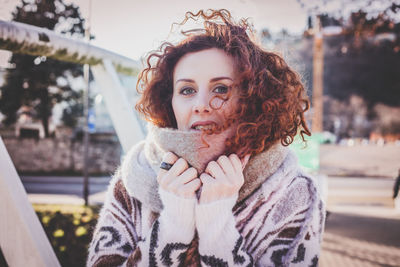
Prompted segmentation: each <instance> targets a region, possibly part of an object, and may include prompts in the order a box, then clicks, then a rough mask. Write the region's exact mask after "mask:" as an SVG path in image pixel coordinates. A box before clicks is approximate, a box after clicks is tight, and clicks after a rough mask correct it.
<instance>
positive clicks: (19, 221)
mask: <svg viewBox="0 0 400 267" xmlns="http://www.w3.org/2000/svg"><path fill="white" fill-rule="evenodd" d="M0 247H1V250H2V251H3V254H4V257H5V259H6V261H7V264H8V265H9V266H10V267H12V266H38V267H39V266H40V267H42V266H48V267H57V266H60V264H59V262H58V260H57V257H56V255H55V253H54V251H53V249H52V247H51V245H50V242H49V240H48V239H47V236H46V234H45V232H44V230H43V228H42V225H41V224H40V222H39V219H38V217H37V216H36V214H35V211H34V210H33V208H32V205H31V204H30V202H29V200H28V196H27V195H26V192H25V189H24V187H23V185H22V183H21V180H20V178H19V176H18V174H17V171H16V170H15V167H14V165H13V163H12V161H11V158H10V156H9V155H8V152H7V150H6V147H5V146H4V143H3V140H2V139H1V137H0Z"/></svg>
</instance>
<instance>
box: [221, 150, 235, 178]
mask: <svg viewBox="0 0 400 267" xmlns="http://www.w3.org/2000/svg"><path fill="white" fill-rule="evenodd" d="M217 163H218V164H219V166H220V167H221V168H222V171H223V172H224V173H225V174H226V176H228V177H230V176H232V175H234V174H235V168H234V167H233V164H232V162H231V160H230V159H229V158H228V157H227V156H225V155H222V156H220V157H219V158H218V160H217Z"/></svg>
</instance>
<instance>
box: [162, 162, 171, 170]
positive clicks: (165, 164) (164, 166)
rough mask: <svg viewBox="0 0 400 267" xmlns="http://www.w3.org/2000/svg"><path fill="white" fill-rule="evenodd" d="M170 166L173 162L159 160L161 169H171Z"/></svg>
mask: <svg viewBox="0 0 400 267" xmlns="http://www.w3.org/2000/svg"><path fill="white" fill-rule="evenodd" d="M172 166H173V164H170V163H166V162H164V161H163V162H161V164H160V168H161V169H163V170H166V171H168V170H169V169H171V168H172Z"/></svg>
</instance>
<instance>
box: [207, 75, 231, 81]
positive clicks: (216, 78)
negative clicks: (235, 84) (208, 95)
mask: <svg viewBox="0 0 400 267" xmlns="http://www.w3.org/2000/svg"><path fill="white" fill-rule="evenodd" d="M219 80H231V81H233V79H232V78H231V77H225V76H222V77H215V78H212V79H211V80H210V82H216V81H219Z"/></svg>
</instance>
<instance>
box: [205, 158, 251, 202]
mask: <svg viewBox="0 0 400 267" xmlns="http://www.w3.org/2000/svg"><path fill="white" fill-rule="evenodd" d="M249 158H250V155H246V156H245V157H244V158H243V159H242V160H240V159H239V157H238V156H237V155H236V154H231V155H230V156H229V157H227V156H225V155H223V156H220V157H219V158H218V160H217V161H211V162H209V163H208V165H207V168H206V170H205V172H204V173H202V174H201V175H200V180H201V182H202V184H203V186H202V189H201V195H200V204H203V203H210V202H213V201H216V200H220V199H224V198H230V197H232V196H234V195H235V194H237V193H238V192H239V190H240V188H241V187H242V185H243V183H244V177H243V169H244V167H245V166H246V164H247V162H248V161H249Z"/></svg>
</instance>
